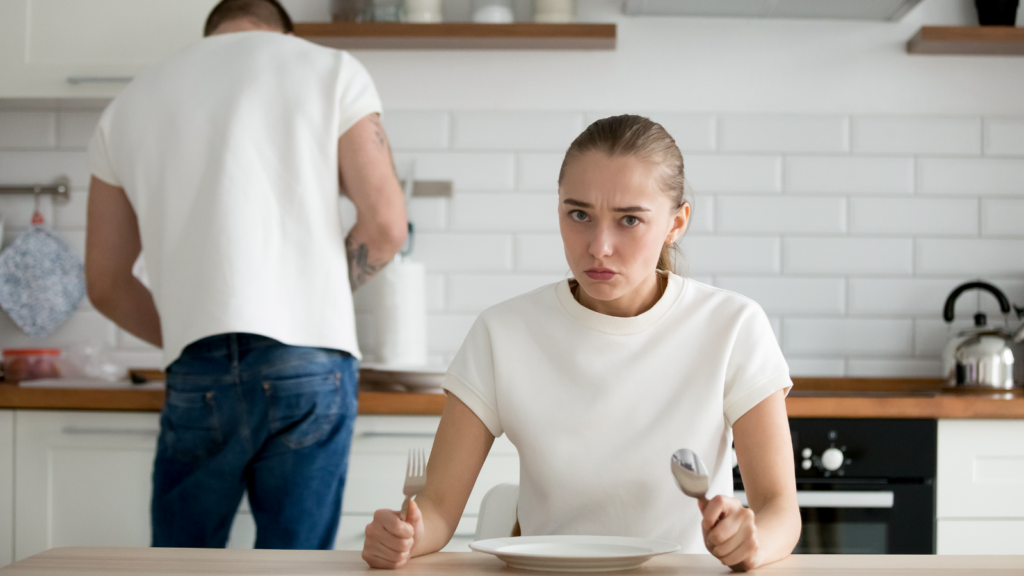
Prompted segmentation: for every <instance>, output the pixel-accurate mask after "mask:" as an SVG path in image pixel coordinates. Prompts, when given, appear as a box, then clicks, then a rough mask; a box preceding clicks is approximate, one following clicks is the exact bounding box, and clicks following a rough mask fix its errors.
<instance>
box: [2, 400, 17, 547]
mask: <svg viewBox="0 0 1024 576" xmlns="http://www.w3.org/2000/svg"><path fill="white" fill-rule="evenodd" d="M11 562H14V411H13V410H0V566H7V565H8V564H10V563H11Z"/></svg>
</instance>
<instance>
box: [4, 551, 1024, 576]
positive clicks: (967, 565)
mask: <svg viewBox="0 0 1024 576" xmlns="http://www.w3.org/2000/svg"><path fill="white" fill-rule="evenodd" d="M1022 571H1024V556H930V555H919V556H869V555H843V554H835V555H794V556H790V557H789V558H786V559H785V560H781V561H779V562H776V563H774V564H769V565H768V566H764V567H762V568H758V570H757V574H780V575H781V574H786V575H792V576H800V575H803V574H814V575H816V576H817V575H826V576H827V575H835V576H856V575H859V574H865V575H867V574H870V575H871V576H897V575H898V576H916V575H921V576H925V575H928V576H931V575H933V574H936V573H939V572H941V573H942V574H943V576H968V575H971V576H985V575H987V574H992V575H996V574H999V575H1002V574H1007V575H1009V574H1020V573H1022ZM367 572H371V570H370V568H369V567H367V565H366V563H365V562H363V560H362V559H361V558H360V552H342V551H315V550H314V551H309V550H302V551H299V550H209V549H206V550H202V549H172V548H54V549H51V550H47V551H46V552H42V553H40V554H37V555H35V556H32V557H30V558H26V559H24V560H22V561H20V562H16V563H14V564H11V565H10V566H8V567H6V568H3V569H0V576H57V575H61V576H87V575H89V576H99V575H103V576H110V575H116V574H131V575H133V576H171V575H181V574H189V575H190V576H205V575H210V576H213V575H214V574H247V575H253V576H259V575H261V574H267V575H270V574H273V575H280V574H291V575H294V576H300V575H303V574H309V575H313V574H316V575H318V576H320V575H324V574H333V575H336V576H347V575H350V574H365V573H367ZM512 573H515V574H537V573H536V572H529V571H525V570H513V569H509V568H506V567H505V563H504V562H502V561H500V560H498V559H497V558H494V557H492V556H489V555H486V554H481V553H478V552H438V553H436V554H430V555H428V556H422V557H420V558H415V559H413V560H412V561H411V562H410V563H409V564H408V565H406V566H405V567H404V568H402V571H401V572H398V573H397V574H410V575H416V574H421V575H430V576H434V575H438V576H440V575H445V576H448V575H450V574H463V575H466V576H474V575H480V574H512ZM630 573H643V574H646V575H650V576H656V575H660V574H666V575H667V574H681V573H685V574H688V575H694V576H700V575H709V574H717V575H725V574H731V573H732V572H731V571H730V570H729V569H728V568H726V567H725V566H722V565H721V564H720V563H719V562H718V560H716V559H715V558H713V557H711V556H709V555H696V554H693V555H690V554H668V555H665V556H658V557H656V558H653V559H651V560H650V561H649V562H647V563H646V564H644V566H643V567H642V568H640V569H639V570H636V571H632V572H630Z"/></svg>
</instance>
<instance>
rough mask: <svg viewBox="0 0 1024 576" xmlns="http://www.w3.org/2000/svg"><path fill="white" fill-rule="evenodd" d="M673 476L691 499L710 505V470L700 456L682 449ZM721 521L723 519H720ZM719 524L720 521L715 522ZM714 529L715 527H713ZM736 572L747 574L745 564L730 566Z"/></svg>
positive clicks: (676, 455) (674, 456)
mask: <svg viewBox="0 0 1024 576" xmlns="http://www.w3.org/2000/svg"><path fill="white" fill-rule="evenodd" d="M672 475H673V476H675V478H676V482H677V483H679V489H680V490H682V491H683V494H686V495H687V496H689V497H690V498H696V499H697V500H699V501H700V502H701V504H705V505H706V504H707V503H708V498H707V494H708V469H707V467H706V466H704V462H702V461H701V459H700V456H697V454H696V453H695V452H694V451H693V450H690V449H689V448H680V449H679V450H676V451H675V452H673V453H672ZM719 520H721V518H719ZM715 524H716V525H717V524H718V521H715ZM712 528H714V526H712ZM729 568H732V569H733V570H734V571H736V572H746V571H747V567H746V565H745V564H742V563H740V564H734V565H732V566H729Z"/></svg>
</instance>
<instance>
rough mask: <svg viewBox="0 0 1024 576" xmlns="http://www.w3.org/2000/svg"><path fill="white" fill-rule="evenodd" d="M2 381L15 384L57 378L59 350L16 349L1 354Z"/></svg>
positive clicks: (58, 374) (58, 372)
mask: <svg viewBox="0 0 1024 576" xmlns="http://www.w3.org/2000/svg"><path fill="white" fill-rule="evenodd" d="M3 358H4V381H5V382H7V383H12V384H13V383H17V382H21V381H22V380H37V379H39V378H58V377H59V376H60V367H59V366H58V365H57V361H58V360H59V359H60V350H56V349H52V348H17V349H7V350H4V352H3Z"/></svg>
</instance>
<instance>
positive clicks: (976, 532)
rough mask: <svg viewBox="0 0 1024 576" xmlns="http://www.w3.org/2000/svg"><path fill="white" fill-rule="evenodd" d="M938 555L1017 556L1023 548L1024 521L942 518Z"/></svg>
mask: <svg viewBox="0 0 1024 576" xmlns="http://www.w3.org/2000/svg"><path fill="white" fill-rule="evenodd" d="M937 544H938V545H937V549H938V553H939V554H953V555H976V554H977V555H980V554H994V555H1004V554H1005V555H1017V554H1020V553H1021V551H1022V550H1024V520H939V522H938V543H937Z"/></svg>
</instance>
